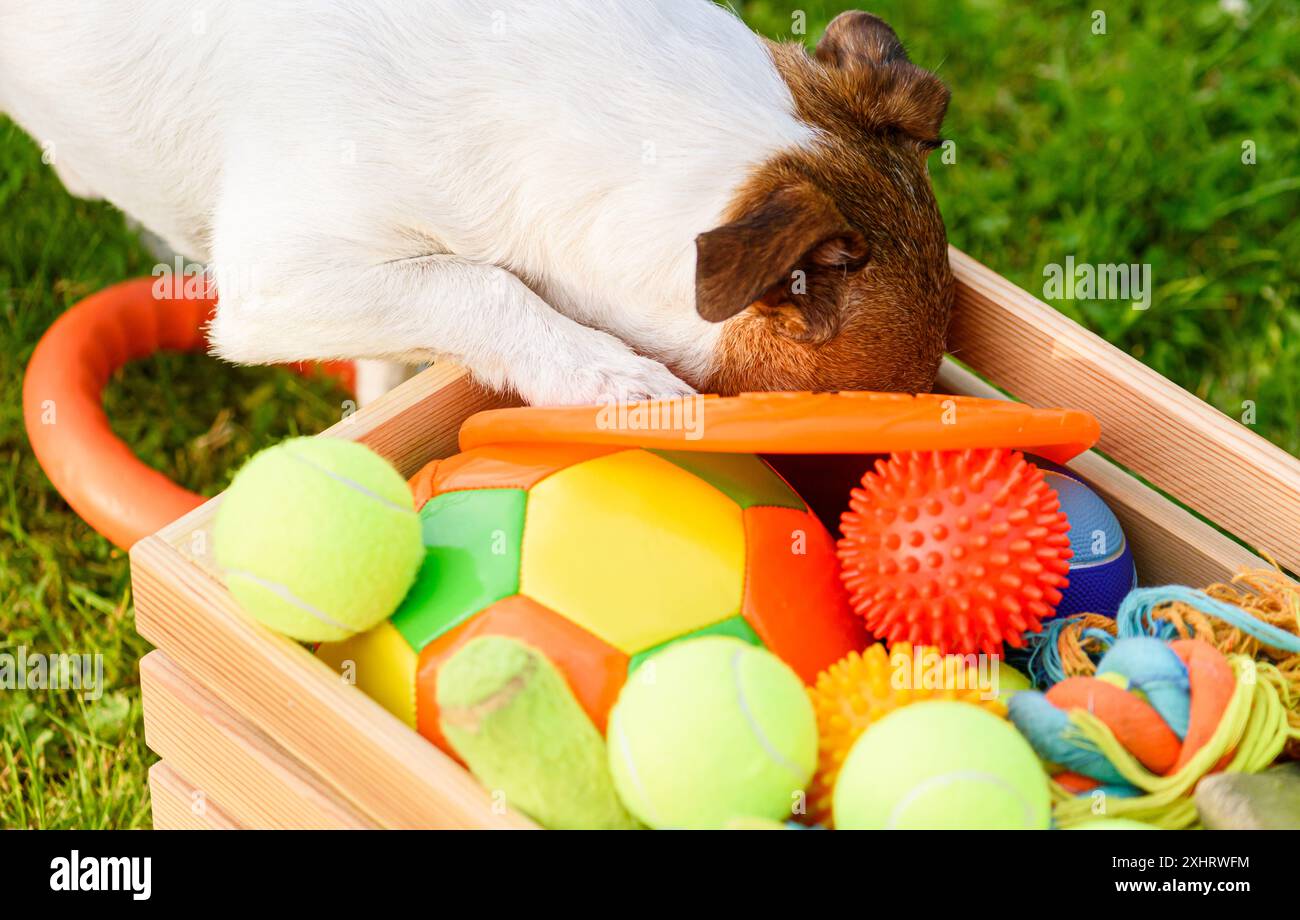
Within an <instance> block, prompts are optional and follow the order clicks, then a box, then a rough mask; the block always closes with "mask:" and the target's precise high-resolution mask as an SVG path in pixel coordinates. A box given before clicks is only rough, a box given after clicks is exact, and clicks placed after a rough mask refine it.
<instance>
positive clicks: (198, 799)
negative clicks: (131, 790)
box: [149, 761, 241, 831]
mask: <svg viewBox="0 0 1300 920" xmlns="http://www.w3.org/2000/svg"><path fill="white" fill-rule="evenodd" d="M149 799H150V801H151V802H152V803H153V829H154V830H156V831H237V830H240V829H241V828H240V826H239V825H238V824H236V823H235V822H234V821H233V820H231V819H230V817H229V816H227V815H226V813H225V812H224V811H222V810H221V808H220V807H219V806H218V805H217V803H216V802H214V801H212V799H211V798H209V797H207V796H205V795H203V794H201V793H200V792H199V791H198V790H197V789H195V788H194V787H193V786H192V785H190V784H189V783H187V782H186V781H185V779H184V778H183V777H181V775H180V774H178V773H177V772H176V771H175V770H173V769H172V767H171V766H170V765H169V764H166V763H163V762H162V761H159V762H158V763H156V764H154V765H153V766H152V767H150V768H149Z"/></svg>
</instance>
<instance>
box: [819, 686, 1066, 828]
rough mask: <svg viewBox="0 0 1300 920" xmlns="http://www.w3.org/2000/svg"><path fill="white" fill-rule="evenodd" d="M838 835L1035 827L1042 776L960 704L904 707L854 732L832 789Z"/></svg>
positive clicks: (1024, 748)
mask: <svg viewBox="0 0 1300 920" xmlns="http://www.w3.org/2000/svg"><path fill="white" fill-rule="evenodd" d="M834 812H835V826H836V827H837V828H839V829H841V830H896V829H897V830H928V829H933V830H965V829H981V830H1042V829H1046V828H1047V826H1048V824H1049V822H1050V817H1051V799H1050V796H1049V794H1048V785H1047V776H1046V774H1044V773H1043V769H1042V767H1041V766H1040V765H1039V763H1038V758H1037V757H1035V756H1034V752H1033V750H1032V749H1031V748H1030V747H1029V745H1028V744H1027V743H1026V742H1025V739H1024V738H1022V737H1021V736H1020V735H1019V734H1018V733H1017V732H1016V730H1015V729H1014V728H1013V727H1012V726H1011V724H1010V723H1008V722H1007V721H1005V720H1004V719H1000V718H998V717H997V716H995V715H993V714H992V713H990V712H987V711H985V710H984V709H981V708H979V707H978V706H972V705H970V704H969V703H961V702H924V703H916V704H914V705H911V706H904V707H902V708H901V709H897V710H895V711H894V712H891V713H890V714H889V715H887V716H885V717H884V718H883V719H881V720H880V721H879V722H877V723H876V724H874V725H872V726H871V727H870V728H868V729H867V730H866V731H865V732H863V733H862V737H860V738H859V739H858V740H857V742H856V743H855V744H854V745H853V748H852V750H850V751H849V756H848V757H847V758H846V759H845V761H844V767H843V769H842V770H841V771H840V776H839V780H838V781H837V782H836V784H835V804H834Z"/></svg>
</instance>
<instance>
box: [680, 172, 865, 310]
mask: <svg viewBox="0 0 1300 920" xmlns="http://www.w3.org/2000/svg"><path fill="white" fill-rule="evenodd" d="M864 249H865V244H864V243H863V241H862V238H861V237H860V236H859V235H858V233H857V232H856V231H855V230H853V229H852V228H851V227H850V226H849V224H848V222H847V221H846V220H845V219H844V216H843V215H842V214H841V213H840V212H839V209H838V208H836V207H835V204H834V203H833V202H832V201H831V199H830V198H829V197H828V196H827V195H826V194H825V193H824V192H822V191H820V190H818V189H817V188H815V187H814V186H812V185H811V184H807V183H800V184H798V185H795V186H792V187H789V188H783V189H780V190H778V191H775V192H772V193H771V194H770V195H768V196H767V197H766V198H764V199H763V200H762V201H760V202H759V203H758V204H757V205H756V206H754V207H752V208H750V209H749V210H748V211H747V212H746V213H745V214H744V216H742V217H740V218H738V219H737V220H734V221H732V222H731V223H729V224H724V225H723V226H721V227H718V228H716V229H714V230H710V231H708V232H707V233H701V234H700V235H699V236H697V237H696V238H695V309H696V310H697V311H698V312H699V314H700V316H701V317H703V318H704V319H707V320H709V321H710V322H713V323H720V322H722V321H723V320H725V319H729V318H731V317H733V316H735V315H736V314H737V313H739V312H740V311H742V310H744V309H745V308H746V307H748V306H749V305H750V304H752V303H754V302H755V301H757V300H758V299H759V298H760V297H762V295H763V294H764V293H765V292H766V291H768V289H769V288H772V287H774V286H775V285H777V284H780V283H782V282H785V281H792V280H793V279H792V275H793V273H794V270H795V269H796V268H797V267H798V265H799V264H800V262H803V261H805V260H811V261H812V262H815V263H816V264H818V265H829V264H833V263H836V264H837V260H839V261H849V260H852V259H856V258H860V256H861V254H862V252H863V250H864Z"/></svg>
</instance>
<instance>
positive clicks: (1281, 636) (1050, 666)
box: [1022, 585, 1300, 688]
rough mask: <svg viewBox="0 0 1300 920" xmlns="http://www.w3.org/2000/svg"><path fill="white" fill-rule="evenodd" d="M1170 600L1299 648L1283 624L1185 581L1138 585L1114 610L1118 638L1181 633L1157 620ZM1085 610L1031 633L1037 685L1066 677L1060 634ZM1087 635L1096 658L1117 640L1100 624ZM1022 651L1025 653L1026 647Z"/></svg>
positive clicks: (1298, 639)
mask: <svg viewBox="0 0 1300 920" xmlns="http://www.w3.org/2000/svg"><path fill="white" fill-rule="evenodd" d="M1170 601H1182V602H1183V603H1185V604H1187V605H1188V606H1191V607H1194V608H1196V609H1197V610H1199V611H1201V612H1202V613H1204V614H1207V615H1208V616H1212V617H1216V618H1217V619H1220V620H1223V622H1225V623H1227V624H1228V625H1229V626H1232V627H1234V628H1236V629H1239V630H1241V631H1242V632H1243V633H1245V634H1246V635H1248V636H1251V637H1252V638H1255V639H1258V640H1259V641H1260V642H1262V643H1263V644H1265V645H1267V646H1269V647H1270V648H1276V649H1281V650H1282V651H1284V652H1295V653H1300V636H1296V635H1295V634H1293V633H1289V632H1287V631H1286V630H1285V629H1280V628H1278V627H1277V626H1273V625H1271V624H1269V623H1265V622H1264V621H1263V620H1261V619H1259V618H1258V617H1256V616H1253V615H1252V614H1250V613H1249V612H1247V611H1245V610H1243V609H1242V608H1240V607H1237V606H1236V605H1234V604H1228V603H1225V602H1223V601H1218V600H1215V599H1214V598H1212V597H1210V596H1209V595H1208V594H1206V593H1205V592H1204V591H1197V590H1196V589H1195V588H1187V587H1184V586H1183V585H1162V586H1160V587H1156V588H1135V589H1134V590H1132V591H1130V592H1129V593H1128V596H1127V597H1125V598H1124V602H1123V603H1121V604H1120V606H1119V610H1118V611H1117V612H1116V614H1115V626H1116V629H1117V631H1118V633H1119V635H1118V638H1119V639H1128V638H1132V637H1136V636H1149V637H1151V638H1153V639H1165V640H1168V639H1173V638H1175V637H1176V636H1177V635H1178V630H1177V629H1175V628H1174V624H1173V623H1171V622H1169V621H1168V620H1159V619H1156V616H1155V608H1157V607H1159V606H1160V605H1161V604H1167V603H1169V602H1170ZM1084 616H1086V614H1075V615H1074V616H1068V617H1060V618H1059V619H1055V620H1049V621H1048V622H1047V623H1045V624H1043V631H1042V632H1040V633H1037V634H1035V635H1032V636H1027V637H1026V639H1027V642H1026V649H1025V651H1026V652H1027V653H1028V664H1027V665H1026V669H1027V670H1028V671H1029V679H1030V680H1032V681H1033V682H1034V686H1035V687H1041V688H1045V687H1050V686H1051V685H1052V684H1055V683H1059V682H1060V681H1062V680H1065V676H1066V675H1065V670H1064V669H1063V668H1062V666H1061V653H1060V650H1059V644H1058V640H1059V639H1060V637H1061V632H1062V630H1064V629H1065V628H1066V627H1067V626H1069V625H1070V624H1071V623H1073V622H1075V621H1076V620H1079V619H1082V618H1083V617H1084ZM1080 638H1081V639H1084V640H1095V641H1096V642H1097V643H1098V644H1099V645H1100V647H1101V653H1100V654H1098V655H1096V656H1092V657H1093V660H1094V661H1095V660H1097V659H1099V658H1100V657H1101V654H1105V652H1106V651H1107V650H1108V649H1109V648H1110V647H1111V645H1113V644H1114V643H1115V641H1116V638H1117V637H1116V636H1112V635H1111V634H1110V633H1108V632H1106V631H1104V630H1100V629H1085V630H1084V631H1083V632H1082V634H1081V636H1080ZM1022 654H1023V653H1022Z"/></svg>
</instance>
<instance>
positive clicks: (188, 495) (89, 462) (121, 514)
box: [23, 278, 350, 549]
mask: <svg viewBox="0 0 1300 920" xmlns="http://www.w3.org/2000/svg"><path fill="white" fill-rule="evenodd" d="M215 306H216V300H215V299H214V298H210V297H186V298H172V297H157V296H155V293H154V279H152V278H139V279H136V280H133V281H124V282H122V283H121V284H115V285H113V286H112V287H109V288H106V289H104V290H103V291H100V292H99V293H98V294H92V295H91V296H90V297H87V298H86V299H85V300H83V301H81V302H80V303H77V304H75V305H74V306H73V307H71V308H70V309H69V310H68V311H67V312H65V313H64V314H63V315H62V316H60V317H59V318H58V319H57V320H55V321H54V324H53V325H51V326H50V328H49V329H48V330H47V331H46V333H45V335H44V336H42V337H41V340H40V342H39V343H37V345H36V350H35V352H33V353H32V359H31V361H30V362H28V364H27V373H26V376H25V378H24V379H23V420H24V422H25V424H26V426H27V438H28V440H30V441H31V444H32V451H33V452H34V453H35V454H36V459H37V461H39V462H40V464H41V468H42V469H43V470H44V471H45V475H46V476H48V477H49V478H50V482H52V483H53V484H54V488H55V489H57V490H58V491H59V493H60V494H61V495H62V496H63V497H64V499H65V500H66V501H67V503H68V504H69V505H71V506H72V510H74V511H76V512H77V514H78V515H79V516H80V517H81V518H82V520H84V521H85V522H86V523H87V524H89V525H90V526H91V527H93V528H94V529H95V530H97V531H98V532H99V533H101V534H103V535H104V536H105V537H107V538H108V539H109V540H110V541H112V542H113V543H114V544H115V545H117V546H119V547H121V548H123V549H129V548H130V547H131V545H132V544H134V543H135V542H136V541H137V540H139V539H141V538H142V537H145V536H148V535H149V534H151V533H153V532H154V531H156V530H158V529H159V528H161V527H163V526H165V525H166V524H169V523H170V522H172V521H174V520H176V518H178V517H180V516H181V515H183V514H185V513H186V512H188V511H191V510H192V509H194V508H197V507H198V506H199V505H201V504H202V503H203V502H204V501H205V499H204V498H203V497H202V496H201V495H198V494H196V493H194V492H191V491H189V490H188V489H183V488H181V487H180V486H178V485H177V484H176V483H174V482H172V481H171V480H170V479H168V478H167V477H166V476H164V475H163V474H162V473H160V472H158V471H157V470H155V469H152V468H151V467H149V466H148V465H146V464H145V463H144V462H143V461H142V460H140V458H139V457H137V456H136V455H135V454H134V453H133V452H132V451H131V448H130V447H128V446H127V445H126V444H125V443H124V442H123V441H122V439H121V438H119V437H118V436H117V435H115V434H114V433H113V430H112V429H111V428H110V427H109V424H108V416H107V415H106V414H105V413H104V407H103V390H104V386H105V384H107V383H108V380H109V378H110V377H111V376H112V375H113V373H114V372H115V371H116V370H117V369H118V368H120V367H122V366H123V365H124V364H126V363H127V362H129V361H134V360H137V359H139V358H145V357H148V356H149V355H152V354H154V353H155V352H159V351H203V350H205V349H206V347H207V339H206V338H205V336H204V334H203V326H204V324H205V323H206V322H207V320H208V317H209V316H210V315H211V313H212V310H213V309H214V308H215ZM296 369H298V370H303V369H304V368H303V367H301V366H300V367H297V368H296ZM326 370H327V371H328V372H330V373H333V374H335V375H336V376H339V377H340V378H341V379H342V380H343V382H344V383H345V384H348V385H350V380H349V379H348V370H345V369H342V368H341V367H340V366H339V365H333V366H327V367H326Z"/></svg>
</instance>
